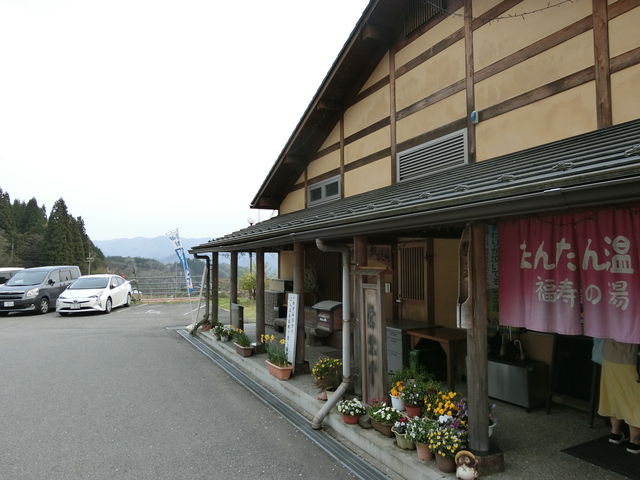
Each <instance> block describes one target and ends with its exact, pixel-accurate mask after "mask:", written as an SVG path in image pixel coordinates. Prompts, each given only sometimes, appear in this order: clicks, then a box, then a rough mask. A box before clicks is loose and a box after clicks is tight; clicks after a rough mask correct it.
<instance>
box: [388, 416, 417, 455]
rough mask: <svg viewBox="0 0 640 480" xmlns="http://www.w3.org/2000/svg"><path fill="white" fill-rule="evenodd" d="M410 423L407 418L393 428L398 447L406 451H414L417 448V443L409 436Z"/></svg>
mask: <svg viewBox="0 0 640 480" xmlns="http://www.w3.org/2000/svg"><path fill="white" fill-rule="evenodd" d="M409 421H410V420H409V419H408V418H407V417H402V418H400V420H398V421H396V422H395V423H394V424H393V427H392V428H391V431H392V432H393V434H394V435H395V436H396V445H397V446H398V447H400V448H402V449H404V450H414V449H415V448H416V444H415V442H414V441H413V440H412V439H411V438H410V437H408V436H407V425H408V424H409Z"/></svg>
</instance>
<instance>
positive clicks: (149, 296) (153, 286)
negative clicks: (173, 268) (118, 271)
mask: <svg viewBox="0 0 640 480" xmlns="http://www.w3.org/2000/svg"><path fill="white" fill-rule="evenodd" d="M129 280H130V281H131V288H132V290H133V293H134V298H135V299H139V300H142V301H154V300H155V301H160V300H178V299H183V298H184V299H186V298H189V294H188V292H187V285H186V283H185V280H184V275H165V276H150V277H135V278H130V279H129ZM191 281H192V283H193V292H191V298H194V297H198V295H200V280H199V279H194V278H192V279H191Z"/></svg>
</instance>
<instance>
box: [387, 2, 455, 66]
mask: <svg viewBox="0 0 640 480" xmlns="http://www.w3.org/2000/svg"><path fill="white" fill-rule="evenodd" d="M462 14H463V9H462V8H461V9H459V10H457V11H456V12H454V15H450V16H449V17H447V18H445V19H444V20H442V21H441V22H440V23H438V24H437V25H436V26H435V27H433V28H430V29H429V30H427V31H426V32H425V33H423V34H422V35H420V36H419V37H418V38H416V39H415V40H414V41H413V42H411V43H409V44H408V45H406V46H405V47H404V48H402V49H400V50H398V51H397V52H396V57H395V60H396V68H398V67H401V66H402V65H404V64H405V63H407V62H408V61H409V60H412V59H414V58H415V57H417V56H418V55H420V54H421V53H422V52H424V51H426V50H428V49H429V48H431V47H433V46H434V45H435V44H436V43H438V42H439V41H441V40H442V39H444V38H446V37H448V36H449V35H451V34H452V33H454V32H456V31H457V30H459V29H461V28H463V27H464V19H463V17H462V16H461V15H462Z"/></svg>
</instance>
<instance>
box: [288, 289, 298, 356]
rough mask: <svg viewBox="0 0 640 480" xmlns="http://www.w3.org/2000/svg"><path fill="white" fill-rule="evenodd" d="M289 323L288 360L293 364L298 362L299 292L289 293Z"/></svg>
mask: <svg viewBox="0 0 640 480" xmlns="http://www.w3.org/2000/svg"><path fill="white" fill-rule="evenodd" d="M287 297H288V298H287V325H286V328H285V341H286V342H287V343H286V345H285V350H286V352H287V360H288V361H289V363H291V364H292V365H295V364H296V337H297V331H298V302H299V295H298V294H297V293H289V294H287Z"/></svg>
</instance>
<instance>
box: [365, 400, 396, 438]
mask: <svg viewBox="0 0 640 480" xmlns="http://www.w3.org/2000/svg"><path fill="white" fill-rule="evenodd" d="M367 413H368V414H369V416H370V417H371V426H372V427H373V428H375V429H376V430H377V431H379V432H380V433H382V434H383V435H385V436H387V437H393V432H392V431H391V428H392V427H393V425H394V424H395V423H396V422H397V421H398V420H400V418H402V414H401V413H400V412H399V411H398V410H396V409H395V408H393V407H390V406H388V405H387V404H385V403H384V402H381V403H377V404H374V405H373V406H371V407H370V408H369V410H368V411H367Z"/></svg>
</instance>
